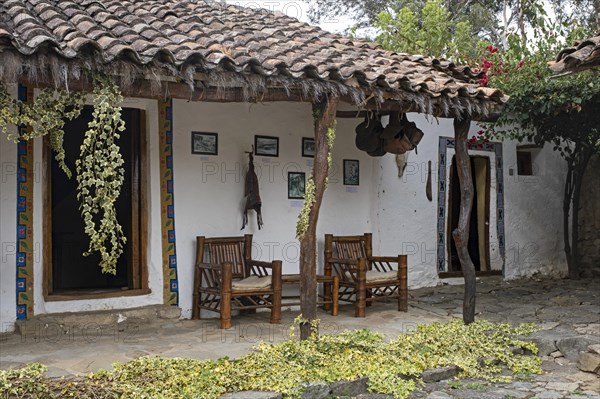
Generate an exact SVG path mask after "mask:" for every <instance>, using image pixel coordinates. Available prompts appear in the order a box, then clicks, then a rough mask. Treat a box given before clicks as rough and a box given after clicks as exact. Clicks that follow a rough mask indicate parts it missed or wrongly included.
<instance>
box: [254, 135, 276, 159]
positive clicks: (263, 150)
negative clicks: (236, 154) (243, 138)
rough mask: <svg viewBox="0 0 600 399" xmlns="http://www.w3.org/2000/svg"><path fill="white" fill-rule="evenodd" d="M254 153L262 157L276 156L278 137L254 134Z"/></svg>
mask: <svg viewBox="0 0 600 399" xmlns="http://www.w3.org/2000/svg"><path fill="white" fill-rule="evenodd" d="M254 154H255V155H262V156H264V157H278V156H279V137H273V136H254Z"/></svg>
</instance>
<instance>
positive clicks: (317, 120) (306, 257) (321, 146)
mask: <svg viewBox="0 0 600 399" xmlns="http://www.w3.org/2000/svg"><path fill="white" fill-rule="evenodd" d="M338 101H339V99H338V98H337V97H331V98H327V99H324V100H323V101H321V102H318V103H313V117H314V127H315V158H314V163H313V172H312V177H313V180H314V184H315V194H314V201H313V203H312V204H311V205H310V213H309V219H308V229H307V231H306V233H305V234H304V236H303V237H302V238H301V240H300V311H301V312H302V317H303V318H304V319H306V320H308V321H309V322H310V321H313V320H316V318H317V221H318V219H319V209H320V208H321V201H322V200H323V194H324V193H325V189H326V188H327V187H326V185H327V183H326V180H327V175H328V174H329V162H328V155H329V147H328V144H327V133H328V130H329V129H330V128H333V126H334V123H335V114H336V109H337V104H338ZM311 331H312V328H311V325H310V323H306V322H305V323H302V324H301V325H300V338H301V339H306V338H308V337H309V336H310V334H311Z"/></svg>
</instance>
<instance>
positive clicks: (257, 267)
mask: <svg viewBox="0 0 600 399" xmlns="http://www.w3.org/2000/svg"><path fill="white" fill-rule="evenodd" d="M246 269H247V273H248V276H252V275H255V276H260V277H263V276H268V275H271V276H273V281H275V280H279V284H280V285H281V270H282V262H281V261H280V260H274V261H272V262H264V261H259V260H252V259H246ZM269 269H270V271H271V272H270V273H269V271H268V270H269Z"/></svg>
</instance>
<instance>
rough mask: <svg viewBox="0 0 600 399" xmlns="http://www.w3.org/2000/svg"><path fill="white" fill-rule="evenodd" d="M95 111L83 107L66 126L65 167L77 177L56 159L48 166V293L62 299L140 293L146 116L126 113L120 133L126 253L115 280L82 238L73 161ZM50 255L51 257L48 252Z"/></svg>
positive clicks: (126, 110) (120, 213)
mask: <svg viewBox="0 0 600 399" xmlns="http://www.w3.org/2000/svg"><path fill="white" fill-rule="evenodd" d="M92 112H93V108H92V107H87V106H86V107H85V108H84V109H83V111H82V113H81V115H80V117H78V118H77V119H75V120H73V121H70V122H67V123H66V124H65V129H64V130H65V140H64V149H65V162H66V164H67V166H68V167H69V169H70V170H71V172H72V173H73V176H72V177H71V178H70V179H69V178H68V177H67V176H66V174H65V173H64V172H63V171H62V170H61V169H60V168H59V166H58V162H56V160H54V157H53V156H52V157H51V158H52V159H51V160H50V166H49V170H50V188H49V190H50V194H49V195H47V196H46V198H50V204H46V207H45V208H46V212H50V213H51V234H52V237H51V248H52V250H51V283H50V284H49V287H48V288H49V289H48V292H49V293H52V294H60V293H65V292H69V291H71V292H73V291H79V290H84V291H85V292H90V291H94V290H100V291H102V290H128V289H135V288H140V284H141V281H140V271H139V269H140V263H141V262H140V258H141V256H140V251H142V250H143V249H142V247H143V246H142V245H140V242H139V241H140V228H141V222H142V217H141V214H140V208H141V206H140V200H141V197H140V193H141V189H142V187H141V181H142V179H140V174H141V170H142V164H141V162H140V154H141V152H142V151H141V145H140V143H141V141H142V140H141V139H140V138H141V137H142V136H143V134H144V132H143V129H142V115H143V113H142V111H140V110H138V109H131V108H124V109H123V111H122V118H123V120H124V121H125V126H126V130H125V131H124V132H121V134H120V138H119V139H118V140H117V145H119V147H120V148H121V154H122V156H123V159H124V161H125V162H124V169H125V180H124V183H123V187H122V188H121V194H120V196H119V198H118V200H117V203H116V210H117V219H118V221H119V223H120V224H121V226H122V227H123V232H124V234H125V236H126V237H127V243H126V244H125V246H124V253H123V254H122V255H121V257H120V258H119V261H118V263H117V273H116V275H112V274H105V273H102V272H101V270H100V267H99V261H100V257H99V255H98V254H96V253H93V254H91V255H89V256H83V253H84V252H86V251H87V249H88V244H89V238H88V236H87V235H86V234H85V233H84V223H83V219H82V217H81V214H80V211H79V201H78V199H77V180H76V177H75V173H76V169H75V160H76V159H78V158H79V152H80V146H81V144H82V143H83V139H84V135H85V131H86V130H87V126H88V123H89V122H90V120H91V119H92ZM45 253H46V254H48V251H46V252H45Z"/></svg>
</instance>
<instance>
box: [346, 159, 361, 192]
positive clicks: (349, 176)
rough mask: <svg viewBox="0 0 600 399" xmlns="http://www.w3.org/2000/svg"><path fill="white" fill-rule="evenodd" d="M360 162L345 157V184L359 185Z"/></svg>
mask: <svg viewBox="0 0 600 399" xmlns="http://www.w3.org/2000/svg"><path fill="white" fill-rule="evenodd" d="M359 168H360V167H359V163H358V160H357V159H344V185H345V186H358V183H359V175H360V169H359Z"/></svg>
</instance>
